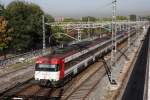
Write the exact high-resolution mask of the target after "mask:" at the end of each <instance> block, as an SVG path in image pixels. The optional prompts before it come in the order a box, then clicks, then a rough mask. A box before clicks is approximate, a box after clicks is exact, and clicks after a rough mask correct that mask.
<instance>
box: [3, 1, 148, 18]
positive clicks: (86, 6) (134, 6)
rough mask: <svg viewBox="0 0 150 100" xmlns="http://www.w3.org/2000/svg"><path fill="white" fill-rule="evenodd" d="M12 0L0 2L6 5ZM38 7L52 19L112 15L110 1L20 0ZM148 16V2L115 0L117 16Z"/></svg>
mask: <svg viewBox="0 0 150 100" xmlns="http://www.w3.org/2000/svg"><path fill="white" fill-rule="evenodd" d="M12 1H14V0H0V3H1V4H4V5H8V4H9V3H10V2H12ZM20 1H27V2H29V3H31V2H32V3H35V4H37V5H39V6H40V7H41V8H42V9H43V10H44V11H45V12H46V13H48V14H50V15H52V16H54V17H82V16H94V17H103V16H107V17H109V16H111V15H112V0H20ZM130 14H136V15H140V16H141V15H150V0H117V15H123V16H127V15H130Z"/></svg>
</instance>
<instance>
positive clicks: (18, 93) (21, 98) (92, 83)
mask: <svg viewBox="0 0 150 100" xmlns="http://www.w3.org/2000/svg"><path fill="white" fill-rule="evenodd" d="M123 44H124V43H123ZM125 44H126V45H127V43H126V42H125ZM125 44H124V45H125ZM124 45H120V46H119V47H120V48H123V47H124ZM126 50H127V49H126ZM81 74H82V73H81ZM105 74H106V73H105V69H104V67H103V66H102V63H101V66H100V67H99V68H98V70H96V71H95V72H93V73H92V74H91V75H90V76H89V77H87V79H85V80H84V81H83V82H82V83H81V84H80V85H79V86H77V87H76V88H75V89H74V90H73V91H72V92H70V93H69V95H66V96H64V94H65V93H66V92H68V90H69V89H70V87H72V85H73V84H74V82H75V81H77V80H78V78H79V76H78V77H75V78H74V79H73V80H72V81H70V82H69V83H68V84H66V85H65V86H64V87H62V88H43V87H40V86H38V85H37V84H34V83H32V82H28V83H26V84H23V85H21V86H18V87H16V88H14V89H11V90H10V91H7V92H5V93H3V94H1V95H0V96H2V97H1V98H2V100H10V99H14V100H41V99H42V100H51V99H53V100H56V99H57V100H58V99H60V98H61V97H62V99H63V100H67V99H68V100H70V98H71V100H72V99H73V97H74V94H78V92H79V91H80V92H79V94H80V93H81V92H82V93H84V95H80V98H82V100H85V99H86V98H87V97H88V95H89V94H90V93H91V92H92V90H93V89H94V88H95V87H96V86H97V84H98V83H99V82H100V81H101V79H102V78H103V76H104V75H105ZM78 97H79V96H78Z"/></svg>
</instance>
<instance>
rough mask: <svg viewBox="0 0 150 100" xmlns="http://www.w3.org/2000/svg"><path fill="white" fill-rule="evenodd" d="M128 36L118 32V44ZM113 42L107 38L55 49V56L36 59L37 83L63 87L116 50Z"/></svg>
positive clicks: (123, 32) (45, 85)
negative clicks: (105, 55)
mask: <svg viewBox="0 0 150 100" xmlns="http://www.w3.org/2000/svg"><path fill="white" fill-rule="evenodd" d="M127 34H128V33H127V32H125V31H121V32H117V35H116V42H117V44H119V43H121V42H122V41H124V40H125V39H127V38H128V36H129V35H127ZM130 35H132V34H130ZM112 41H113V40H112V38H111V37H110V36H105V37H102V38H96V39H94V40H92V41H83V42H79V43H76V44H72V45H69V46H66V47H64V48H59V49H58V48H55V50H54V51H55V52H54V53H53V54H50V55H46V56H41V57H38V58H37V59H36V64H35V73H34V79H35V81H36V82H37V83H38V84H39V85H40V86H44V87H61V86H63V85H64V84H66V83H67V82H69V81H70V80H72V78H73V77H75V76H76V75H77V74H79V73H80V72H81V71H83V70H84V69H86V68H87V67H88V66H89V65H91V64H93V63H94V62H96V61H97V60H98V59H99V58H100V57H102V56H103V55H104V54H105V53H108V52H109V51H111V50H112V49H113V48H114V46H113V45H112Z"/></svg>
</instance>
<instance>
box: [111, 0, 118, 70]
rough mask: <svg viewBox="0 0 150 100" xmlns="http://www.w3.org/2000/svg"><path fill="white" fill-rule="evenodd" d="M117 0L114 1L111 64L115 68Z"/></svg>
mask: <svg viewBox="0 0 150 100" xmlns="http://www.w3.org/2000/svg"><path fill="white" fill-rule="evenodd" d="M116 2H117V1H116V0H113V2H112V4H113V10H112V46H113V49H112V52H111V62H112V64H111V65H112V66H111V67H113V63H115V53H116V46H117V44H116Z"/></svg>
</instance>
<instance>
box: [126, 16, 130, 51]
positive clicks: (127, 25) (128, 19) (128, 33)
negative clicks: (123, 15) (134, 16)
mask: <svg viewBox="0 0 150 100" xmlns="http://www.w3.org/2000/svg"><path fill="white" fill-rule="evenodd" d="M127 26H128V49H129V52H130V44H131V43H130V41H131V39H130V34H131V33H130V32H131V31H130V30H131V28H130V27H131V26H130V18H128V25H127Z"/></svg>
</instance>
